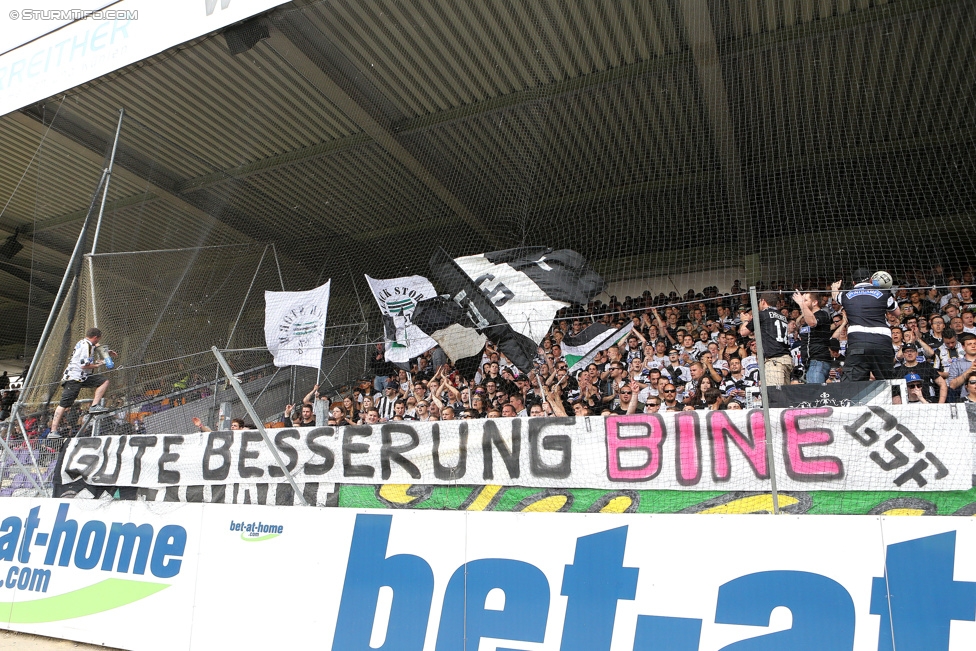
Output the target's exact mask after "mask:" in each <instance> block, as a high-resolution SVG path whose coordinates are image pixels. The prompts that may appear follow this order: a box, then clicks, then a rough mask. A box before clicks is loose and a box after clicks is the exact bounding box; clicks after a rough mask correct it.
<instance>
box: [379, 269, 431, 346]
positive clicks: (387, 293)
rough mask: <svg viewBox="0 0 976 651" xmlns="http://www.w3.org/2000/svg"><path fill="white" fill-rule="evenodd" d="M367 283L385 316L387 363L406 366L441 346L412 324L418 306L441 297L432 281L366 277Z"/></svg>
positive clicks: (418, 278) (422, 278) (421, 278)
mask: <svg viewBox="0 0 976 651" xmlns="http://www.w3.org/2000/svg"><path fill="white" fill-rule="evenodd" d="M366 282H367V283H369V288H370V289H372V290H373V298H375V299H376V304H377V305H379V307H380V311H381V312H382V313H383V330H384V332H385V336H386V354H385V357H386V361H388V362H396V363H402V362H406V361H408V360H410V359H413V358H414V357H416V356H417V355H420V354H422V353H425V352H427V351H428V350H430V349H431V348H433V347H434V346H436V345H437V342H436V341H434V340H433V339H431V338H430V337H429V336H428V335H427V334H425V333H424V331H423V330H421V329H420V328H418V327H417V326H415V325H413V323H411V322H410V317H411V316H413V311H414V310H415V309H416V308H417V303H418V302H420V301H422V300H424V299H427V298H433V297H434V296H436V295H437V290H435V289H434V286H433V285H431V284H430V281H429V280H427V279H426V278H424V277H423V276H405V277H403V278H390V279H388V280H381V279H377V278H370V277H369V276H366Z"/></svg>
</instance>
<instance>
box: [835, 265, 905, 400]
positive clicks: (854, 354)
mask: <svg viewBox="0 0 976 651" xmlns="http://www.w3.org/2000/svg"><path fill="white" fill-rule="evenodd" d="M871 278H872V276H871V272H870V271H867V270H866V269H858V270H857V271H856V272H854V281H855V283H856V284H855V285H854V287H853V288H852V289H849V290H847V291H845V292H842V291H841V290H840V284H841V281H839V280H838V281H837V282H835V283H834V284H833V285H831V286H830V290H831V295H832V296H833V299H834V300H835V301H837V302H838V303H839V304H840V306H841V307H842V308H844V311H845V312H846V313H847V322H848V324H849V325H848V326H847V352H846V356H847V362H846V363H845V364H844V379H845V380H849V381H851V382H858V381H864V380H869V379H871V375H872V374H873V375H874V379H875V380H892V379H894V378H895V377H896V374H895V352H894V349H893V348H892V343H891V328H890V327H889V325H888V315H889V314H891V315H893V316H894V317H901V310H900V309H899V308H898V303H896V302H895V297H894V296H892V295H891V292H890V291H889V290H888V289H887V288H883V287H876V286H875V285H874V284H873V283H872V280H871ZM889 280H890V279H889ZM889 284H890V283H889Z"/></svg>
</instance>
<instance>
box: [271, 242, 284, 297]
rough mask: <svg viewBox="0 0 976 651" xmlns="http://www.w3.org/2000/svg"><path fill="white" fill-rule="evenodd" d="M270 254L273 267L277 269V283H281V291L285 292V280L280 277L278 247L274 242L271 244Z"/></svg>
mask: <svg viewBox="0 0 976 651" xmlns="http://www.w3.org/2000/svg"><path fill="white" fill-rule="evenodd" d="M271 252H272V253H274V259H275V267H277V268H278V282H279V283H281V291H285V278H284V276H282V275H281V263H280V262H278V247H276V246H275V244H274V242H272V243H271Z"/></svg>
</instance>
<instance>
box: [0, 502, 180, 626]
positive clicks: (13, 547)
mask: <svg viewBox="0 0 976 651" xmlns="http://www.w3.org/2000/svg"><path fill="white" fill-rule="evenodd" d="M52 504H56V502H52ZM70 508H71V507H70V505H68V504H60V505H58V512H57V515H54V516H53V517H52V515H51V514H48V515H42V514H41V509H44V511H45V512H49V511H53V508H50V507H43V506H35V507H34V508H32V509H31V510H30V512H29V513H28V515H27V518H25V519H21V518H19V517H17V516H16V515H11V516H8V517H6V518H4V519H3V521H2V522H0V618H3V621H4V622H9V623H11V624H43V623H48V622H59V621H63V620H66V619H73V618H75V617H84V616H86V615H94V614H95V613H101V612H105V611H107V610H112V609H115V608H119V607H121V606H125V605H128V604H130V603H132V602H134V601H138V600H140V599H145V598H146V597H149V596H150V595H153V594H155V593H157V592H159V591H160V590H164V589H166V588H168V587H169V585H170V584H169V583H168V582H165V583H163V582H159V581H152V580H150V581H145V580H143V577H144V576H145V574H146V571H147V570H148V571H149V573H150V574H152V575H153V576H154V577H156V578H157V579H172V578H174V577H175V576H176V575H177V574H179V573H180V569H181V568H182V566H183V553H184V552H185V550H186V538H187V535H186V529H184V528H183V527H181V526H179V525H175V524H168V525H165V526H163V527H160V528H159V530H158V531H157V530H155V529H154V528H153V526H152V525H151V524H148V523H147V524H136V523H133V522H103V521H102V520H97V519H93V520H88V521H87V522H79V521H77V520H74V519H73V518H70V517H68V513H69V510H70ZM79 572H80V574H79ZM88 573H90V574H88ZM79 576H86V577H87V576H90V577H91V578H92V579H95V580H94V582H92V583H90V584H89V585H86V586H84V587H81V588H77V589H74V590H70V591H67V592H66V591H65V590H64V588H63V587H62V585H63V583H67V582H68V581H63V577H64V578H68V580H69V581H70V582H71V583H73V584H75V585H77V579H78V577H79ZM130 577H131V578H130ZM38 595H45V596H42V597H39V598H36V599H34V598H32V597H35V596H38Z"/></svg>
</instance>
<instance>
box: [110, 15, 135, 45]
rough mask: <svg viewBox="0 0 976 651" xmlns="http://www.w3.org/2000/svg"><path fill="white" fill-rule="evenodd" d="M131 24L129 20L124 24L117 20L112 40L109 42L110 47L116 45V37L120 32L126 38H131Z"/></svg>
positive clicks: (113, 25)
mask: <svg viewBox="0 0 976 651" xmlns="http://www.w3.org/2000/svg"><path fill="white" fill-rule="evenodd" d="M129 22H130V21H128V20H127V21H125V22H124V23H120V22H119V21H118V20H116V21H114V22H113V23H112V38H111V39H110V40H109V45H115V35H116V34H118V33H120V32H121V33H122V34H123V35H124V37H125V38H129Z"/></svg>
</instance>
